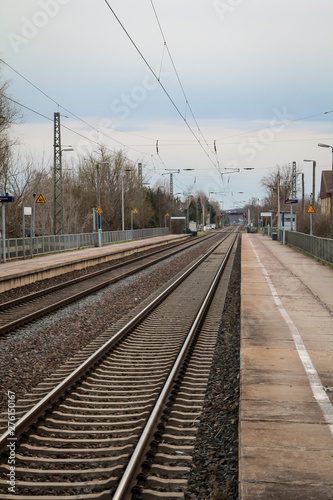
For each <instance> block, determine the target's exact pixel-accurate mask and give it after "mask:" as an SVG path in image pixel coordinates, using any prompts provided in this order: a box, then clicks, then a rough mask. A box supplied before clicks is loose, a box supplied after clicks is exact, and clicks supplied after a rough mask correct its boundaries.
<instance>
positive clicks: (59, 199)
mask: <svg viewBox="0 0 333 500" xmlns="http://www.w3.org/2000/svg"><path fill="white" fill-rule="evenodd" d="M53 147H54V163H53V180H54V182H53V186H54V193H53V234H64V213H63V196H62V166H61V137H60V113H54V145H53Z"/></svg>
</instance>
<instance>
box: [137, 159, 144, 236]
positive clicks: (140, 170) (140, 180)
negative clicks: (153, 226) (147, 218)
mask: <svg viewBox="0 0 333 500" xmlns="http://www.w3.org/2000/svg"><path fill="white" fill-rule="evenodd" d="M138 177H139V186H140V209H139V211H140V213H139V217H140V221H141V224H140V225H141V227H142V228H143V183H142V163H138Z"/></svg>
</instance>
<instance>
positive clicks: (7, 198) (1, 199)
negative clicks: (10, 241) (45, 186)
mask: <svg viewBox="0 0 333 500" xmlns="http://www.w3.org/2000/svg"><path fill="white" fill-rule="evenodd" d="M14 201H15V198H14V196H9V195H8V194H7V193H6V194H5V193H4V188H3V186H1V196H0V202H1V215H2V258H3V262H4V263H5V262H6V212H5V206H6V205H5V204H6V203H14Z"/></svg>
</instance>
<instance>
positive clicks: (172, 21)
mask: <svg viewBox="0 0 333 500" xmlns="http://www.w3.org/2000/svg"><path fill="white" fill-rule="evenodd" d="M108 3H109V6H110V7H111V8H112V9H113V10H114V12H112V11H111V9H110V8H109V6H108V4H107V2H106V1H105V0H2V1H1V16H0V34H1V43H0V58H1V59H3V60H4V61H5V63H7V65H9V66H10V67H11V68H13V69H14V70H15V71H16V72H18V73H20V74H21V75H22V76H23V77H24V78H26V79H27V80H29V81H30V82H32V83H33V84H34V85H35V86H36V87H38V88H39V89H40V90H42V91H43V92H44V93H45V94H47V96H49V97H46V96H45V95H43V94H42V93H41V92H40V91H38V90H37V89H36V88H34V87H33V86H32V85H31V84H29V83H28V82H27V81H26V80H24V78H22V77H21V76H20V75H19V74H17V73H16V72H15V71H13V69H11V68H10V67H8V66H6V65H2V74H3V76H4V78H5V79H6V80H10V81H11V85H10V95H11V96H12V97H13V99H15V100H17V101H18V102H20V103H22V104H23V105H25V106H27V107H29V108H31V109H33V110H35V111H37V112H39V113H41V114H42V115H45V116H46V117H48V118H50V120H47V119H46V118H42V117H41V116H39V115H37V114H35V113H33V112H31V111H28V110H27V109H25V108H22V111H23V115H24V123H22V124H20V125H17V126H16V127H15V133H16V134H17V135H18V136H19V137H20V139H21V146H20V149H21V150H22V152H23V151H26V150H28V151H30V152H32V153H33V154H36V155H41V154H42V153H44V154H45V156H46V158H47V159H49V160H50V162H52V157H53V123H52V120H53V114H54V112H56V111H59V112H60V113H61V115H62V118H61V123H62V124H63V125H66V127H69V128H70V129H72V130H73V131H76V132H78V133H80V134H81V136H80V135H77V134H75V133H73V132H71V131H69V130H68V129H65V128H63V129H62V137H61V140H62V144H63V145H64V146H65V145H67V144H70V145H72V146H73V148H74V150H75V151H74V152H73V153H66V154H67V155H68V156H67V157H68V158H70V157H71V155H72V156H73V158H76V156H77V155H78V154H83V153H85V152H87V151H90V152H92V151H95V150H96V149H97V143H103V144H105V145H106V146H107V147H108V148H109V149H110V150H112V151H117V150H119V149H120V148H122V149H123V150H124V151H125V154H126V156H127V157H128V158H129V159H130V160H132V161H133V162H134V163H133V164H137V163H138V162H142V163H143V165H144V172H145V173H146V174H147V177H148V178H149V179H150V183H151V185H152V186H154V184H155V182H157V181H159V182H165V181H167V179H168V178H169V176H168V175H164V176H163V175H162V174H163V173H164V174H167V173H168V172H170V170H167V169H171V170H178V169H180V171H181V172H180V173H179V174H178V173H177V174H175V175H174V192H175V193H183V192H187V191H188V190H191V189H192V191H193V192H194V191H195V190H203V191H204V192H205V193H206V194H207V195H209V193H210V192H211V191H215V192H224V193H225V194H224V197H223V200H224V208H229V207H232V206H235V205H236V204H237V203H242V201H243V200H246V201H248V200H249V199H250V198H252V197H256V198H258V199H261V198H262V197H263V195H264V192H263V190H262V188H261V186H260V179H261V178H262V177H263V176H264V175H267V174H268V173H269V172H270V171H272V170H274V169H275V167H276V165H285V164H288V163H292V162H293V161H296V162H297V165H298V166H299V167H300V168H302V170H303V172H304V174H305V187H306V193H307V194H309V193H310V192H311V191H312V164H311V163H309V162H308V163H303V160H304V159H311V160H316V161H317V178H316V183H317V186H316V193H318V191H319V188H320V175H321V171H322V170H323V169H330V168H332V155H331V150H329V149H326V148H319V147H318V146H317V144H318V143H320V142H321V143H328V144H331V145H333V112H332V113H327V112H329V111H333V95H332V88H333V87H332V83H333V62H332V61H333V57H332V46H333V44H332V42H333V32H332V21H333V2H332V1H331V0H288V1H287V0H205V1H204V0H200V1H199V0H191V1H190V0H181V1H179V0H178V1H176V0H168V1H167V2H166V1H165V0H164V1H162V0H136V1H134V0H123V1H122V2H119V1H118V2H115V1H113V0H109V2H108ZM115 15H116V16H117V18H118V19H117V18H116V17H115ZM120 23H121V24H120ZM125 30H126V31H125ZM163 37H164V38H163ZM165 42H166V45H165ZM170 55H171V58H172V59H170ZM175 70H176V72H175ZM156 77H157V78H159V81H160V83H161V84H162V85H160V83H159V82H158V81H157V80H156ZM50 98H51V99H53V101H52V100H51V99H50ZM54 101H55V102H54ZM57 104H59V107H58V106H57ZM64 108H66V110H65V109H64ZM73 114H74V115H76V116H77V117H79V118H80V119H82V120H83V121H84V122H86V123H84V122H83V121H80V120H78V119H77V118H76V117H75V116H73ZM66 116H67V117H68V118H66ZM88 124H89V125H92V126H93V128H92V127H89V125H88ZM82 136H84V137H82ZM157 141H158V154H157V148H156V144H157ZM214 145H215V147H214ZM215 149H216V150H215ZM189 168H193V169H194V170H193V171H185V170H183V169H189ZM248 168H253V170H246V169H248ZM232 169H235V170H238V169H239V170H240V171H239V173H238V172H236V173H233V172H232ZM219 172H222V174H223V175H220V173H219ZM299 196H301V193H300V192H299ZM180 197H181V195H180ZM211 198H213V199H217V200H218V201H221V199H222V197H221V195H212V196H211Z"/></svg>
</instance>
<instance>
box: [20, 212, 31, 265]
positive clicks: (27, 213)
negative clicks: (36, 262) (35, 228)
mask: <svg viewBox="0 0 333 500" xmlns="http://www.w3.org/2000/svg"><path fill="white" fill-rule="evenodd" d="M31 214H32V209H31V207H23V245H22V246H23V259H25V216H26V215H29V216H30V217H31ZM30 254H31V219H30Z"/></svg>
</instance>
